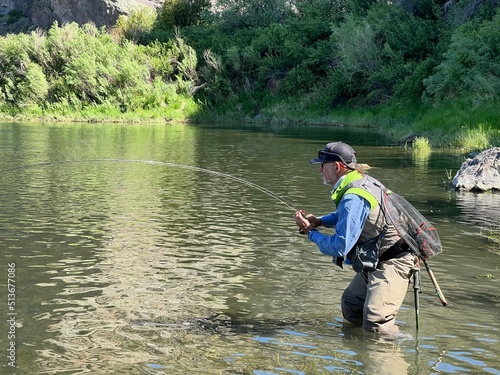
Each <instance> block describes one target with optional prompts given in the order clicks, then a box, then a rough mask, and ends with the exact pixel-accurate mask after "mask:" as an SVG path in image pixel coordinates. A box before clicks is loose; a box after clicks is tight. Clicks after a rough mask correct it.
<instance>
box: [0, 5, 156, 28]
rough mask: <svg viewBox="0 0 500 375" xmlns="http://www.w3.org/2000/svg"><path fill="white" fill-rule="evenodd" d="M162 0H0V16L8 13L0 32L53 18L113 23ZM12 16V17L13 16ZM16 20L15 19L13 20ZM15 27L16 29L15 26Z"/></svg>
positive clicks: (61, 21)
mask: <svg viewBox="0 0 500 375" xmlns="http://www.w3.org/2000/svg"><path fill="white" fill-rule="evenodd" d="M162 2H163V1H162V0H78V1H75V0H0V16H3V17H2V18H7V17H9V20H8V21H7V22H3V23H4V25H0V34H4V33H6V32H11V31H12V30H14V31H21V30H19V29H20V25H16V23H18V22H21V21H22V29H26V24H27V21H26V20H29V22H28V23H29V27H30V28H35V27H39V28H42V29H48V28H49V27H50V26H51V25H52V24H53V23H54V22H55V21H57V22H58V23H59V25H63V24H65V23H69V22H76V23H78V24H84V23H89V22H92V23H94V24H95V25H96V26H97V27H102V26H106V27H111V26H113V25H114V24H115V23H116V21H117V20H118V17H119V16H120V15H122V14H123V15H126V14H130V12H131V11H132V10H134V9H137V8H139V7H151V8H154V7H159V6H160V5H161V3H162ZM14 16H15V18H14V19H13V17H14ZM13 21H16V22H13ZM16 28H17V29H18V30H16Z"/></svg>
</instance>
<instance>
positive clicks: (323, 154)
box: [309, 142, 357, 185]
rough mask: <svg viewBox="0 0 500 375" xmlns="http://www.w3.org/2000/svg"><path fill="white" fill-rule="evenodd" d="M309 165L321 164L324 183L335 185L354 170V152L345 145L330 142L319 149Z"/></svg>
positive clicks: (355, 165)
mask: <svg viewBox="0 0 500 375" xmlns="http://www.w3.org/2000/svg"><path fill="white" fill-rule="evenodd" d="M309 163H311V164H321V169H320V171H321V174H322V176H323V181H324V183H325V184H328V185H335V184H336V183H337V181H338V180H339V179H340V178H341V177H342V176H344V175H346V174H347V173H349V172H350V171H352V170H355V169H356V167H357V164H356V152H355V151H354V150H353V149H352V147H351V146H349V145H348V144H347V143H342V142H331V143H328V144H327V145H326V146H325V147H323V148H322V149H319V150H318V157H317V158H315V159H311V160H309Z"/></svg>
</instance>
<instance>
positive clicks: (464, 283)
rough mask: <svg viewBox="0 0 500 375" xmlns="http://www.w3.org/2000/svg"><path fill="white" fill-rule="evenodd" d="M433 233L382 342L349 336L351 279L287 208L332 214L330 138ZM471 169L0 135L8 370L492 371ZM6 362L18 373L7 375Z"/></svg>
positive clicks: (491, 313) (115, 133)
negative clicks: (335, 155) (392, 337)
mask: <svg viewBox="0 0 500 375" xmlns="http://www.w3.org/2000/svg"><path fill="white" fill-rule="evenodd" d="M332 140H342V141H345V142H348V143H350V144H351V145H352V146H353V147H354V148H355V149H356V150H357V154H358V161H359V162H360V163H366V164H369V165H370V166H371V167H372V168H371V169H369V170H368V172H369V173H370V174H371V175H373V176H374V177H376V178H378V179H380V180H381V181H382V182H384V183H385V185H386V186H388V187H390V188H391V189H392V190H394V191H396V192H398V193H399V194H401V195H403V196H405V197H406V198H407V199H408V200H409V201H410V202H412V203H414V204H415V206H416V207H417V208H419V209H420V210H421V212H422V213H423V214H424V215H425V216H426V217H428V218H429V219H430V220H431V221H432V222H433V224H435V226H436V227H437V229H438V231H439V234H440V237H441V240H442V242H443V249H444V251H443V253H442V254H441V255H439V256H437V257H435V258H432V259H430V260H429V265H430V267H431V268H432V271H433V272H434V275H435V276H436V279H437V281H438V283H439V286H440V287H441V289H442V291H443V293H444V295H445V297H446V299H447V300H448V306H446V307H443V306H442V305H441V303H440V302H439V299H438V298H437V296H436V293H435V292H434V288H433V286H432V284H431V282H430V279H429V277H428V275H427V273H426V272H425V269H422V284H423V285H422V287H423V293H422V294H420V311H419V318H420V329H419V330H418V332H417V331H416V324H415V309H414V303H413V298H414V296H413V288H412V286H411V285H410V287H409V289H408V294H407V298H406V300H405V302H404V304H403V307H402V310H401V311H400V313H399V314H398V321H399V325H400V327H401V329H402V330H403V331H405V332H406V333H408V334H410V335H411V336H410V337H408V338H407V339H405V340H397V341H387V340H379V339H377V338H376V337H374V336H372V335H368V334H364V333H363V332H361V331H360V329H359V328H355V327H351V326H350V325H349V324H344V323H343V321H342V315H341V311H340V296H341V293H342V291H343V289H344V288H345V287H346V286H347V284H348V283H349V281H350V279H351V278H352V276H353V275H354V273H353V271H352V270H350V269H348V268H345V269H344V270H342V269H339V268H337V267H336V266H334V265H333V264H332V262H331V259H330V258H328V257H325V256H323V255H321V254H320V253H319V251H318V250H317V249H316V247H315V246H314V245H313V244H312V243H310V242H309V241H308V240H307V238H306V237H304V236H302V235H300V234H298V232H297V229H296V227H295V224H294V219H293V213H294V209H295V208H301V209H305V210H307V211H308V212H313V213H315V214H318V215H319V214H324V213H327V212H329V211H333V210H334V206H333V204H332V203H331V201H330V199H329V188H328V187H327V186H325V185H323V183H322V181H321V177H320V174H319V170H318V167H317V166H312V165H309V164H308V160H309V159H310V158H312V157H314V156H315V154H316V152H317V149H318V148H320V147H322V146H323V145H324V144H325V143H326V142H328V141H332ZM462 161H463V159H462V158H460V157H456V156H450V155H449V154H448V153H446V152H433V153H431V154H414V153H411V152H410V151H407V150H405V149H403V148H401V147H397V146H391V145H389V144H388V142H387V140H385V139H383V137H381V136H380V135H377V134H376V133H374V132H373V131H371V130H369V129H354V130H353V129H351V130H349V129H345V128H330V129H327V128H319V127H308V128H303V129H300V128H297V127H292V126H285V125H276V126H271V127H268V128H246V127H243V126H241V127H234V128H231V129H224V128H217V127H201V126H189V125H172V124H168V125H116V124H67V125H66V124H12V123H1V124H0V173H1V179H0V192H1V195H0V316H1V318H0V349H1V350H0V353H2V354H1V356H0V372H1V373H2V374H4V373H5V374H111V373H112V374H256V375H271V374H398V375H399V374H500V345H499V340H500V332H499V330H500V326H499V325H498V321H499V320H498V311H499V305H500V297H499V296H500V292H499V287H500V282H499V276H500V272H499V268H500V257H499V249H498V248H499V245H498V244H495V242H492V241H490V240H489V239H488V236H490V235H491V234H497V235H498V228H499V221H500V220H499V215H500V214H499V212H500V195H499V194H480V195H475V194H468V193H467V194H465V193H460V194H458V193H455V192H452V191H450V190H448V189H447V188H446V180H447V179H448V176H449V175H450V174H451V175H453V174H454V173H455V172H456V171H457V170H458V168H459V167H460V165H461V163H462ZM12 365H15V366H16V367H15V368H12Z"/></svg>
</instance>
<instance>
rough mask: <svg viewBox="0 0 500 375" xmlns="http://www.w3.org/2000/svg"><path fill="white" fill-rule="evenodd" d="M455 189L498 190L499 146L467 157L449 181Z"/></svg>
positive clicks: (499, 180)
mask: <svg viewBox="0 0 500 375" xmlns="http://www.w3.org/2000/svg"><path fill="white" fill-rule="evenodd" d="M451 186H452V187H453V188H454V189H455V190H469V191H479V192H480V191H487V190H500V147H493V148H490V149H488V150H485V151H483V152H481V153H480V154H479V155H477V156H476V157H474V158H473V159H467V160H466V161H465V162H464V163H463V164H462V166H461V167H460V169H459V170H458V172H457V173H456V175H455V177H453V181H452V182H451Z"/></svg>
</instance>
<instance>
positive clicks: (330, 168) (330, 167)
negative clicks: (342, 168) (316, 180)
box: [319, 161, 340, 186]
mask: <svg viewBox="0 0 500 375" xmlns="http://www.w3.org/2000/svg"><path fill="white" fill-rule="evenodd" d="M337 164H338V162H336V161H334V162H327V163H321V165H320V169H319V170H320V172H321V175H322V176H323V183H324V184H325V185H332V186H333V185H335V184H336V183H337V181H338V180H339V177H340V176H339V175H338V170H339V166H338V165H337Z"/></svg>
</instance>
